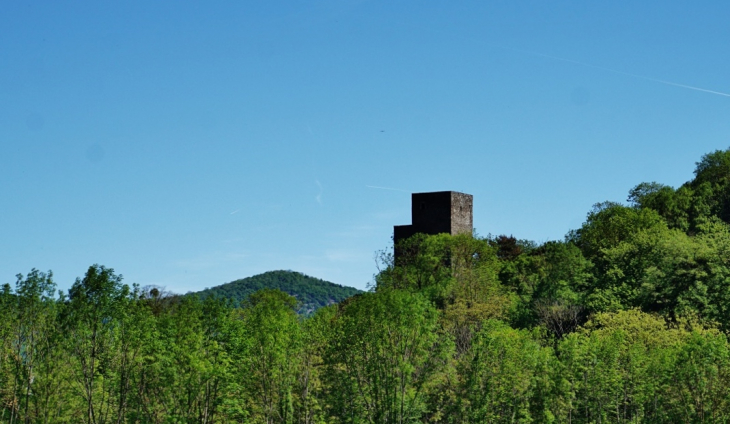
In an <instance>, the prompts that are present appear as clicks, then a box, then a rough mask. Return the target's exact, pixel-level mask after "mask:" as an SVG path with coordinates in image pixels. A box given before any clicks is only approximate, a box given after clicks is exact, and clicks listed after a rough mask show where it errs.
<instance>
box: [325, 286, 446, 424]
mask: <svg viewBox="0 0 730 424" xmlns="http://www.w3.org/2000/svg"><path fill="white" fill-rule="evenodd" d="M437 318H438V313H437V312H436V310H435V309H434V308H433V307H432V306H431V305H430V304H429V302H428V301H427V300H426V299H425V298H424V297H423V296H422V295H420V294H415V293H409V292H407V291H403V290H392V289H384V290H382V291H379V292H377V293H366V294H363V295H360V296H356V297H355V298H353V299H352V300H351V301H349V302H347V303H346V304H344V305H343V306H342V308H341V310H340V312H339V314H338V316H337V317H336V319H335V323H334V325H335V329H334V331H335V334H334V337H333V340H332V342H331V343H330V346H329V349H328V350H327V352H326V355H325V362H326V364H327V381H328V384H329V390H328V399H329V400H328V403H329V405H330V407H331V408H332V409H331V411H332V414H333V415H334V416H336V417H339V419H340V420H341V421H342V422H347V423H409V422H419V419H420V417H421V416H422V415H423V414H425V413H426V412H427V405H426V402H425V399H426V392H427V391H428V386H429V384H430V383H431V382H432V381H433V380H432V378H433V377H434V376H435V375H436V374H438V373H439V372H440V370H441V369H442V368H443V367H444V366H445V363H446V361H447V359H448V357H449V356H450V352H451V349H452V345H451V344H450V343H449V340H448V338H444V337H439V333H438V331H437V330H438V321H437Z"/></svg>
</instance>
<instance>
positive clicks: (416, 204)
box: [393, 191, 474, 256]
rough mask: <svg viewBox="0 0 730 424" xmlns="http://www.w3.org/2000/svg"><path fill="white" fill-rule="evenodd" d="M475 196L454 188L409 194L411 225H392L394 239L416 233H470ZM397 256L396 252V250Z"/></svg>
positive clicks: (399, 239) (396, 241)
mask: <svg viewBox="0 0 730 424" xmlns="http://www.w3.org/2000/svg"><path fill="white" fill-rule="evenodd" d="M473 200H474V196H472V195H471V194H465V193H459V192H456V191H435V192H431V193H412V194H411V222H412V224H411V225H396V226H395V227H393V242H394V243H395V244H396V246H397V245H398V242H399V241H401V240H405V239H407V238H408V237H410V236H412V235H414V234H417V233H423V234H441V233H447V234H451V235H452V236H453V235H456V234H471V233H472V231H473V228H474V227H473V222H472V205H473ZM396 256H398V252H397V249H396Z"/></svg>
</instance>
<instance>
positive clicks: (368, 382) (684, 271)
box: [0, 151, 730, 424]
mask: <svg viewBox="0 0 730 424" xmlns="http://www.w3.org/2000/svg"><path fill="white" fill-rule="evenodd" d="M729 222H730V151H716V152H713V153H710V154H708V155H705V156H704V157H702V158H701V160H700V161H699V162H698V163H697V168H696V171H695V176H694V178H693V179H692V180H691V181H689V182H687V183H686V184H684V185H683V186H681V187H679V188H672V187H667V186H663V185H660V184H657V183H642V184H639V185H637V186H636V187H634V188H633V189H631V190H630V191H629V197H628V203H627V204H621V203H617V202H602V203H598V204H596V205H595V207H594V208H593V209H592V210H591V211H589V212H588V214H587V218H586V221H585V223H584V224H583V225H582V226H581V227H580V228H578V229H575V230H573V231H570V232H569V233H568V234H567V236H566V237H565V239H564V240H559V241H549V242H546V243H543V244H537V243H534V242H530V241H526V240H520V239H518V238H516V237H513V236H511V235H510V236H507V235H502V236H495V237H491V236H490V237H485V238H474V237H471V236H468V235H459V236H449V235H437V236H424V235H416V236H414V237H412V238H410V239H407V240H405V241H404V242H403V244H402V245H400V246H399V249H400V250H399V252H403V255H402V256H401V257H399V259H398V261H397V262H396V261H394V258H393V256H392V254H391V252H390V251H384V252H381V254H380V256H379V258H380V262H381V263H380V269H381V271H380V272H379V273H378V274H377V275H376V277H375V281H374V283H375V285H374V288H373V290H372V291H370V292H367V293H361V294H358V295H355V296H352V297H350V298H348V299H346V300H344V301H342V302H340V303H339V304H336V305H330V306H325V307H322V308H320V309H318V310H317V311H316V312H315V313H314V314H312V316H309V317H305V316H302V315H298V314H297V309H298V305H299V302H298V300H297V299H295V298H294V297H291V296H289V295H288V294H286V293H284V292H282V291H281V290H271V289H264V290H259V291H256V292H255V293H253V294H250V295H249V297H248V299H247V300H246V301H245V302H243V303H242V304H241V306H240V307H231V306H229V305H228V304H227V303H226V302H224V301H222V300H221V299H219V298H216V297H214V296H207V297H205V299H201V297H200V296H173V295H165V294H164V293H161V292H160V291H159V290H157V289H154V288H140V287H136V286H133V287H129V286H127V285H124V284H123V282H122V281H121V278H120V277H119V276H118V275H117V274H116V273H115V272H114V271H113V270H112V269H110V268H106V267H103V266H99V265H94V266H91V267H90V268H89V269H88V270H87V272H86V274H85V275H84V277H82V278H79V279H78V280H77V281H76V282H75V283H74V284H73V286H72V287H71V289H70V290H69V291H68V292H67V293H60V294H59V293H57V292H56V290H55V283H54V282H53V280H52V275H51V274H50V273H42V272H39V271H37V270H33V271H31V272H30V273H29V274H27V275H25V276H22V275H21V276H18V279H17V282H16V284H15V287H11V286H10V285H5V286H4V287H3V289H2V290H1V291H0V422H3V423H21V422H22V423H41V422H42V423H79V422H83V423H95V424H96V423H111V422H114V423H170V422H180V423H232V422H241V423H266V424H271V423H281V424H293V423H320V424H325V423H327V424H330V423H352V424H355V423H358V424H360V423H377V424H380V423H399V424H400V423H454V424H456V423H459V424H461V423H585V424H589V423H679V422H682V423H723V422H730V344H729V343H728V332H729V331H730V224H729Z"/></svg>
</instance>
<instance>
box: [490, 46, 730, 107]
mask: <svg viewBox="0 0 730 424" xmlns="http://www.w3.org/2000/svg"><path fill="white" fill-rule="evenodd" d="M496 47H499V48H501V49H505V50H512V51H515V52H519V53H526V54H531V55H533V56H540V57H545V58H548V59H553V60H559V61H562V62H568V63H573V64H575V65H580V66H586V67H588V68H594V69H600V70H602V71H606V72H613V73H614V74H619V75H626V76H628V77H633V78H640V79H644V80H647V81H653V82H658V83H659V84H664V85H670V86H673V87H679V88H686V89H688V90H695V91H701V92H703V93H710V94H717V95H718V96H724V97H730V94H729V93H723V92H722V91H715V90H708V89H706V88H701V87H695V86H692V85H686V84H679V83H676V82H671V81H666V80H662V79H658V78H652V77H647V76H644V75H638V74H632V73H630V72H624V71H619V70H617V69H612V68H606V67H605V66H598V65H593V64H590V63H586V62H580V61H578V60H573V59H566V58H564V57H558V56H551V55H549V54H544V53H537V52H532V51H529V50H521V49H513V48H511V47H504V46H496Z"/></svg>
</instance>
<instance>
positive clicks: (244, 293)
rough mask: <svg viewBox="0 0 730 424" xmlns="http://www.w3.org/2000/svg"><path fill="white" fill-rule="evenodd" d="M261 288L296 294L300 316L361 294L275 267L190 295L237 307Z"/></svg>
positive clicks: (353, 289) (352, 289)
mask: <svg viewBox="0 0 730 424" xmlns="http://www.w3.org/2000/svg"><path fill="white" fill-rule="evenodd" d="M261 289H278V290H281V291H283V292H285V293H287V294H289V295H290V296H293V297H295V298H296V299H297V300H298V301H299V308H298V310H297V313H299V314H300V315H310V314H311V313H313V312H314V311H315V310H317V309H319V308H321V307H323V306H327V305H331V304H334V303H339V302H341V301H342V300H344V299H347V298H348V297H350V296H353V295H355V294H358V293H362V291H361V290H358V289H356V288H354V287H348V286H343V285H340V284H336V283H333V282H330V281H326V280H322V279H320V278H316V277H312V276H309V275H306V274H304V273H301V272H297V271H291V270H286V271H285V270H275V271H267V272H264V273H261V274H257V275H252V276H250V277H246V278H241V279H238V280H234V281H231V282H229V283H225V284H221V285H219V286H215V287H210V288H206V289H204V290H201V291H198V292H193V293H189V294H193V295H197V296H199V297H200V298H203V299H205V298H207V297H211V296H212V297H219V298H225V299H230V300H231V302H232V304H233V306H236V307H238V306H241V305H243V304H244V303H245V302H246V300H247V299H248V297H249V296H250V295H251V294H252V293H254V292H256V291H258V290H261Z"/></svg>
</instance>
